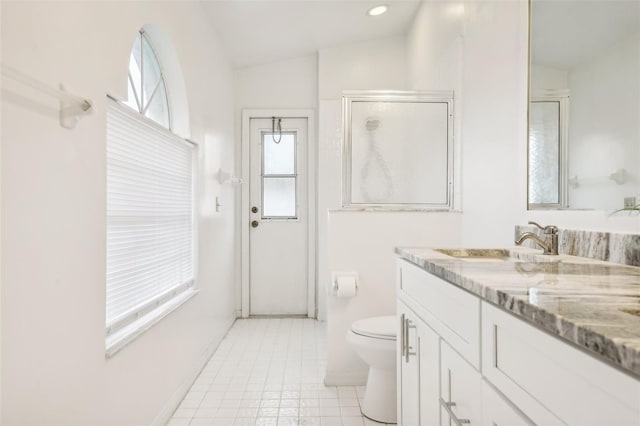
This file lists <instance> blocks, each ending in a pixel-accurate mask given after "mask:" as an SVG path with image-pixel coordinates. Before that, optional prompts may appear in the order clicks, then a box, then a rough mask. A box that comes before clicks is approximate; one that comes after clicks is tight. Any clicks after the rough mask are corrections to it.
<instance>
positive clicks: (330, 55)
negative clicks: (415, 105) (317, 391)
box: [319, 15, 461, 384]
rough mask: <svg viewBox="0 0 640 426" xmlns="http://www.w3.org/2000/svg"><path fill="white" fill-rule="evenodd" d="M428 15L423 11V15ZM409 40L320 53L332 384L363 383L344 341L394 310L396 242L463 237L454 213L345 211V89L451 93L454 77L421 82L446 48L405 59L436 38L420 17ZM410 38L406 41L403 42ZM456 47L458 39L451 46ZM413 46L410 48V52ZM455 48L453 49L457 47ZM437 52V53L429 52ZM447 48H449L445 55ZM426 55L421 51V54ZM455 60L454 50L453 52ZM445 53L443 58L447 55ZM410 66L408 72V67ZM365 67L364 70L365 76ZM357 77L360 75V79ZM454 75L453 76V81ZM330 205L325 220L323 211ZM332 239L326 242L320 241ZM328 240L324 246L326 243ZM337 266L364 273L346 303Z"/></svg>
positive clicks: (324, 267) (323, 282)
mask: <svg viewBox="0 0 640 426" xmlns="http://www.w3.org/2000/svg"><path fill="white" fill-rule="evenodd" d="M423 16H424V15H423ZM414 25H415V28H420V31H413V32H411V33H410V34H411V35H410V37H408V38H407V39H405V38H404V37H399V38H392V39H386V40H379V41H375V42H371V43H362V44H357V45H350V46H343V47H339V48H335V49H325V50H321V51H320V55H319V68H320V72H319V86H320V90H319V92H320V129H319V141H320V148H319V149H320V154H319V173H320V175H319V211H320V213H319V214H320V226H319V227H320V230H319V234H320V241H321V244H320V262H319V266H320V281H319V282H320V291H321V295H322V296H324V297H326V307H327V312H326V316H327V328H328V329H327V331H328V339H329V341H328V365H327V376H326V378H325V381H326V383H328V384H362V383H364V379H365V377H366V366H365V365H364V364H363V363H362V362H361V361H360V360H359V359H358V357H357V356H356V355H355V353H354V352H353V351H352V349H351V348H350V347H349V346H348V345H347V343H346V341H345V335H346V332H347V330H348V329H349V328H350V326H351V323H352V322H353V321H355V320H356V319H360V318H364V317H367V316H374V315H385V314H387V315H388V314H394V313H395V309H396V307H395V305H396V302H395V272H394V270H395V256H394V254H393V247H394V246H401V245H437V246H451V245H456V242H458V241H459V239H460V229H461V217H460V215H459V214H456V213H420V212H363V211H344V210H340V208H341V205H342V200H341V187H342V185H341V179H342V139H343V138H342V131H341V129H342V117H341V101H340V99H341V94H342V91H343V90H354V89H358V90H384V89H390V90H407V89H409V88H416V89H422V90H428V89H431V90H453V87H452V86H453V84H454V83H453V82H451V81H449V83H446V84H445V83H443V82H442V80H440V81H439V82H436V80H437V79H438V78H442V77H443V75H444V74H442V73H436V74H434V75H433V76H432V77H431V78H429V79H427V80H424V79H421V78H419V77H420V76H422V74H421V72H420V71H417V70H420V69H425V68H424V64H422V63H421V61H435V62H436V63H437V64H442V67H443V68H444V67H446V66H445V65H444V62H447V63H449V64H450V63H451V62H450V59H451V52H450V51H449V47H443V48H442V50H438V51H437V52H436V51H430V52H428V53H427V54H424V55H422V56H420V57H419V58H418V59H417V60H414V61H408V60H407V59H408V58H407V52H409V53H410V52H414V51H419V52H422V50H420V49H419V48H418V47H416V46H417V45H419V44H421V43H426V42H427V40H430V38H431V37H432V36H433V34H432V33H430V32H429V31H426V32H425V31H422V30H423V29H424V28H429V26H427V25H426V23H425V22H424V21H423V19H418V20H417V21H416V23H414ZM405 42H406V44H405ZM454 45H455V43H454ZM406 46H410V49H406ZM453 49H455V46H454V47H453ZM432 52H433V55H434V56H431V55H430V53H432ZM443 52H448V53H443ZM423 53H424V52H423ZM453 56H454V57H456V55H455V52H454V54H453ZM443 58H446V59H443ZM408 64H410V69H409V68H408ZM362 70H366V72H364V73H362ZM358 73H360V74H359V77H358V78H356V77H357V76H358ZM454 80H455V78H454ZM327 210H329V214H328V218H327V217H326V216H325V218H326V219H328V222H325V221H323V220H322V219H323V214H325V212H327ZM323 236H327V237H328V239H327V241H326V242H325V241H323V239H324V238H323ZM323 243H324V244H323ZM332 271H354V272H357V273H358V275H359V278H360V287H359V291H358V294H357V296H355V297H354V298H352V299H349V300H342V299H337V298H336V297H335V296H333V295H332V294H330V292H329V288H330V285H331V273H332Z"/></svg>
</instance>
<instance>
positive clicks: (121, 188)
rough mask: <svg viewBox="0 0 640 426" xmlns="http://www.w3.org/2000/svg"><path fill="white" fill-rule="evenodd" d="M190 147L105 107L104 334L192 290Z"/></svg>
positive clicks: (133, 116) (128, 114)
mask: <svg viewBox="0 0 640 426" xmlns="http://www.w3.org/2000/svg"><path fill="white" fill-rule="evenodd" d="M193 154H194V148H193V145H192V144H190V143H188V142H186V141H185V140H183V139H181V138H179V137H178V136H176V135H174V134H172V133H171V132H169V131H167V130H165V129H162V128H160V127H159V126H157V125H155V124H154V123H150V122H148V120H147V119H145V118H144V117H142V116H140V114H137V113H135V112H133V111H132V112H130V111H128V110H127V109H126V107H122V106H120V105H118V104H117V103H116V102H111V101H109V102H108V107H107V280H106V281H107V282H106V289H107V294H106V296H107V297H106V326H107V335H109V334H110V333H112V332H115V331H117V330H118V329H121V328H122V327H124V326H126V325H128V324H129V323H131V322H133V321H135V320H136V319H137V318H139V317H141V316H142V315H144V314H145V313H147V312H150V311H152V310H153V309H155V308H157V307H159V306H161V305H162V304H163V303H165V302H167V301H169V300H171V299H172V298H173V297H175V296H177V295H178V294H180V293H181V292H182V291H185V290H187V289H188V288H189V287H190V286H193V280H194V272H193V263H194V219H193V217H194V214H193Z"/></svg>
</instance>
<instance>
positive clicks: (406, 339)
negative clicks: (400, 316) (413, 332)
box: [404, 318, 416, 362]
mask: <svg viewBox="0 0 640 426" xmlns="http://www.w3.org/2000/svg"><path fill="white" fill-rule="evenodd" d="M412 328H416V326H415V325H412V324H411V320H410V319H408V318H407V319H405V325H404V331H405V336H404V342H405V343H404V344H405V346H406V349H405V353H404V355H405V358H404V362H409V357H410V356H411V355H415V354H416V353H415V352H411V349H413V348H412V347H411V345H410V344H409V329H412Z"/></svg>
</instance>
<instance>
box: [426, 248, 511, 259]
mask: <svg viewBox="0 0 640 426" xmlns="http://www.w3.org/2000/svg"><path fill="white" fill-rule="evenodd" d="M436 251H437V252H439V253H442V254H446V255H447V256H451V257H455V258H458V259H464V260H473V261H497V260H500V261H506V260H509V259H510V258H511V254H510V252H509V250H506V249H436Z"/></svg>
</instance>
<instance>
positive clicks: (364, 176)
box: [360, 117, 394, 202]
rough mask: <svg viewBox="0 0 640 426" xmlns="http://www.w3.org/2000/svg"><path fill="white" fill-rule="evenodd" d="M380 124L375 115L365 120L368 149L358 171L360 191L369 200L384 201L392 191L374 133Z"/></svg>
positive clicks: (386, 168)
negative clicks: (362, 164)
mask: <svg viewBox="0 0 640 426" xmlns="http://www.w3.org/2000/svg"><path fill="white" fill-rule="evenodd" d="M381 126H382V124H381V121H380V119H379V118H377V117H368V118H367V119H366V121H365V129H366V130H367V141H368V143H367V147H368V150H367V154H366V159H365V162H364V166H362V170H361V171H360V191H361V192H362V196H363V198H364V199H365V200H366V201H369V202H380V201H386V200H388V199H389V197H391V195H393V192H394V188H393V178H392V176H391V171H390V170H389V167H388V166H387V162H386V161H385V158H384V156H383V155H382V153H381V152H380V147H379V145H378V142H377V140H376V133H377V132H378V130H379V129H380V127H381Z"/></svg>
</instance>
